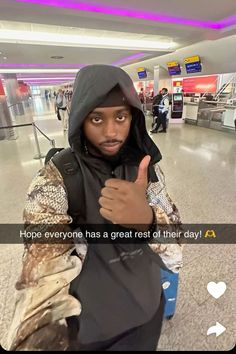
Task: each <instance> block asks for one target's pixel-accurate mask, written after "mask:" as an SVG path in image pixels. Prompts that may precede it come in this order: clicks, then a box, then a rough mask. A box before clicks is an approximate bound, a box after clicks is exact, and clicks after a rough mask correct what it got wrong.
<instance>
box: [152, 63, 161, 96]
mask: <svg viewBox="0 0 236 354" xmlns="http://www.w3.org/2000/svg"><path fill="white" fill-rule="evenodd" d="M159 79H160V66H159V65H156V66H154V85H153V91H154V96H156V95H157V94H158V92H159V90H160V88H159Z"/></svg>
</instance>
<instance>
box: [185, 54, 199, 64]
mask: <svg viewBox="0 0 236 354" xmlns="http://www.w3.org/2000/svg"><path fill="white" fill-rule="evenodd" d="M197 61H200V57H199V56H198V55H195V56H193V57H189V58H185V59H184V63H185V64H189V63H195V62H197Z"/></svg>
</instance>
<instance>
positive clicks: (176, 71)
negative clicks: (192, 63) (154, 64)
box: [167, 61, 181, 76]
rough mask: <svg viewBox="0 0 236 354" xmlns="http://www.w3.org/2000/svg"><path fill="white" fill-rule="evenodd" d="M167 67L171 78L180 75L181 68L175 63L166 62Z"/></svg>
mask: <svg viewBox="0 0 236 354" xmlns="http://www.w3.org/2000/svg"><path fill="white" fill-rule="evenodd" d="M167 67H168V72H169V74H170V75H171V76H172V75H180V74H181V68H180V65H179V63H178V62H177V61H170V62H168V63H167Z"/></svg>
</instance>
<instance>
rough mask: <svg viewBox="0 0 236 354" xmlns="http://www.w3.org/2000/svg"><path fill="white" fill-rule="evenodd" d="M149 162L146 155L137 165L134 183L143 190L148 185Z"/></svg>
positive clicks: (148, 157) (149, 158)
mask: <svg viewBox="0 0 236 354" xmlns="http://www.w3.org/2000/svg"><path fill="white" fill-rule="evenodd" d="M150 160H151V156H150V155H146V156H145V157H144V158H143V159H142V161H141V162H140V164H139V168H138V176H137V178H136V181H135V182H134V183H136V184H139V185H143V186H144V187H145V188H146V187H147V185H148V165H149V162H150Z"/></svg>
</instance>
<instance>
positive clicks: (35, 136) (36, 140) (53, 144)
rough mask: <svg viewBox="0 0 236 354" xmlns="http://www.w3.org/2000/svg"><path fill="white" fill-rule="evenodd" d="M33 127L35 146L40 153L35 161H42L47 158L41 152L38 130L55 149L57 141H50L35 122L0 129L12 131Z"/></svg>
mask: <svg viewBox="0 0 236 354" xmlns="http://www.w3.org/2000/svg"><path fill="white" fill-rule="evenodd" d="M30 125H31V126H32V127H33V130H34V138H35V144H36V148H37V151H38V155H36V156H35V157H34V159H41V158H44V157H45V156H44V155H42V154H41V151H40V146H39V141H38V136H37V130H38V131H39V132H40V133H41V134H42V135H43V136H44V137H45V138H46V139H47V140H48V141H49V142H50V144H51V146H52V147H55V140H54V139H50V138H49V137H48V136H47V135H46V134H45V133H44V132H43V131H42V130H41V129H40V128H39V127H38V126H37V125H36V124H35V122H32V123H24V124H15V125H9V126H6V127H0V129H11V128H20V127H27V126H30Z"/></svg>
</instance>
